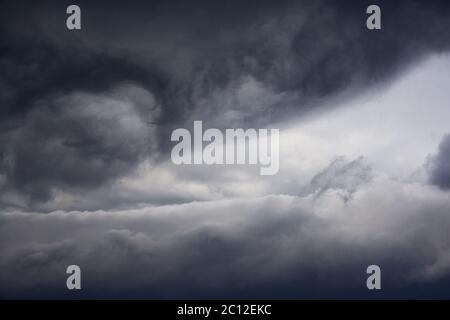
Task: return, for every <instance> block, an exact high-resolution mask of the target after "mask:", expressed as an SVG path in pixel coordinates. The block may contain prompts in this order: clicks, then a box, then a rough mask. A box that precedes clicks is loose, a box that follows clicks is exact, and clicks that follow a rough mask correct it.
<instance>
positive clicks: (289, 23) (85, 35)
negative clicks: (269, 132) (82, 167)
mask: <svg viewBox="0 0 450 320" xmlns="http://www.w3.org/2000/svg"><path fill="white" fill-rule="evenodd" d="M368 4H369V2H366V1H346V2H345V3H337V2H335V1H317V2H308V1H300V2H294V1H282V2H278V1H277V2H274V1H250V2H245V3H242V2H237V1H236V2H226V3H224V2H221V1H193V2H189V3H187V2H183V1H174V2H170V3H168V2H165V1H136V2H111V1H98V2H92V1H89V2H87V1H80V2H79V5H80V6H81V7H82V10H83V23H84V28H83V29H82V30H81V31H80V32H79V33H71V32H68V31H67V30H66V29H65V27H64V21H65V18H66V15H65V4H64V3H62V2H51V1H43V2H40V3H39V5H38V4H34V3H33V4H29V3H28V2H20V1H19V2H17V1H14V2H12V1H5V2H4V3H3V4H2V10H1V12H2V19H1V20H2V23H3V24H2V28H1V35H2V37H1V39H2V40H1V42H0V48H1V49H0V50H1V51H0V68H1V72H0V88H1V93H0V104H1V111H0V112H1V115H2V119H1V124H2V126H1V130H0V134H1V137H0V141H1V142H2V145H11V144H13V143H19V141H13V140H11V138H10V137H12V136H14V135H13V134H11V132H12V131H14V130H15V128H17V127H24V126H28V125H30V123H29V122H27V121H28V119H29V118H30V115H29V114H31V116H32V115H34V114H36V113H44V112H49V113H48V115H42V117H43V118H49V119H50V118H51V117H52V116H53V114H52V113H51V112H50V111H49V110H48V107H46V106H45V103H42V101H49V100H52V99H54V97H55V96H64V95H66V96H70V95H71V94H73V93H74V92H86V93H87V94H95V95H99V96H102V95H104V93H105V92H108V91H109V90H111V88H114V87H117V86H118V85H121V84H123V83H134V84H135V85H136V86H140V87H143V88H144V89H145V90H147V91H149V92H151V93H152V95H153V97H154V99H155V101H156V103H157V104H158V105H159V106H160V112H159V113H158V116H157V117H155V118H152V121H153V122H154V124H152V126H153V127H154V130H155V131H156V132H155V136H156V138H157V139H155V140H154V142H153V143H154V145H155V146H156V147H157V148H158V149H159V151H160V152H163V153H164V152H166V151H168V150H169V148H170V143H168V141H169V139H168V138H169V134H170V132H171V130H172V129H173V128H175V127H180V126H185V125H187V124H188V123H189V122H191V120H193V119H202V120H204V121H206V122H207V124H205V125H207V126H221V127H225V126H244V127H249V126H260V125H270V124H272V123H276V122H277V121H281V120H285V119H292V118H293V117H298V116H302V115H303V114H305V112H307V111H310V110H313V109H317V108H319V107H320V106H323V105H325V104H326V102H327V101H328V100H329V99H330V98H332V97H335V96H337V95H340V94H343V96H344V97H345V96H346V95H350V96H353V95H354V94H355V90H356V89H358V90H359V91H363V90H364V89H366V88H370V86H372V85H381V84H382V83H385V82H386V80H389V79H391V78H392V77H394V76H396V75H398V74H399V73H400V72H401V71H402V70H404V69H405V68H406V67H407V66H409V65H411V64H412V63H414V62H415V61H417V60H419V59H420V58H421V57H424V56H426V55H427V54H430V53H433V52H444V51H447V50H448V47H449V44H450V38H449V34H448V32H447V30H448V29H450V25H449V24H450V22H449V21H450V20H449V19H448V17H449V13H450V5H449V3H448V2H447V1H431V2H430V1H427V2H422V1H395V2H392V1H379V3H378V4H379V5H380V6H381V7H382V10H383V29H382V30H381V31H376V32H370V31H368V30H367V29H366V28H365V19H366V14H365V9H366V7H367V5H368ZM370 4H371V3H370ZM105 8H108V9H105ZM25 22H26V23H25ZM24 24H25V25H27V26H28V27H26V28H25V27H23V25H24ZM6 26H7V27H6ZM344 93H345V94H344ZM35 109H38V111H36V110H35ZM148 112H149V113H150V112H151V111H148ZM142 118H143V121H146V120H145V119H147V118H146V116H145V114H144V115H142ZM24 130H25V131H32V129H24ZM77 130H80V132H75V131H74V132H73V134H72V135H73V136H74V137H73V138H74V140H76V141H77V143H76V148H77V149H78V150H79V151H80V153H81V154H83V155H84V156H85V157H84V159H86V161H87V162H88V163H92V162H95V161H97V160H98V157H104V158H106V159H110V160H112V162H116V163H117V162H121V164H120V165H119V166H120V167H121V168H119V169H118V170H112V171H109V170H105V172H104V175H105V176H106V175H109V176H110V179H109V178H106V177H105V178H99V179H95V178H94V179H90V178H89V177H90V174H87V175H84V178H85V179H86V180H87V181H86V183H81V182H80V183H78V182H76V181H77V180H81V179H82V178H81V176H80V179H67V182H66V183H65V184H66V185H69V184H70V183H71V181H72V182H75V183H74V187H77V186H83V185H89V186H94V184H96V185H97V186H102V185H103V184H104V183H105V182H106V181H110V180H111V179H114V178H115V177H117V176H118V174H117V173H118V172H127V171H128V170H132V169H133V168H135V167H136V165H137V163H138V161H135V158H134V157H133V156H131V157H132V159H131V161H123V160H124V158H123V157H122V156H121V155H123V153H121V152H119V154H117V153H116V152H115V151H117V150H118V149H122V148H123V149H126V147H120V146H116V147H114V148H113V149H114V150H112V149H111V148H103V149H98V150H97V151H96V152H92V143H89V141H90V142H92V141H93V140H95V137H86V131H85V130H83V129H80V128H77ZM152 130H153V129H152ZM32 134H33V135H34V138H35V139H36V140H37V141H40V140H42V139H45V132H44V136H42V137H39V134H40V132H37V131H34V132H33V133H32ZM76 135H80V137H79V138H77V137H75V136H76ZM19 140H20V139H19ZM71 143H72V146H74V144H73V141H69V144H71ZM21 148H22V147H20V146H15V147H14V149H17V151H18V152H19V149H21ZM66 148H68V147H65V148H63V149H61V148H57V149H54V150H53V151H52V152H53V153H54V154H53V158H55V159H59V161H62V162H60V166H65V165H69V164H64V161H66V160H67V159H68V158H67V157H65V156H64V155H61V154H58V152H61V151H63V150H65V149H66ZM72 149H73V147H72ZM110 151H112V152H111V153H109V152H110ZM1 152H2V154H4V153H5V152H6V151H5V150H3V148H2V151H1ZM21 154H23V152H22V153H20V154H17V155H15V157H17V158H19V159H20V158H23V157H21ZM132 154H134V153H133V152H132ZM3 157H4V155H3ZM48 157H50V154H47V155H45V157H37V158H36V160H35V162H38V161H39V162H42V163H37V166H38V167H39V166H40V167H44V166H45V163H44V162H48V161H49V160H48ZM115 157H118V159H116V160H117V161H116V160H113V159H114V158H115ZM121 157H122V158H121ZM13 158H14V157H13ZM11 159H12V158H11ZM15 166H22V165H21V164H15ZM31 166H32V167H33V165H31ZM125 167H127V168H128V170H125ZM122 169H123V170H122ZM44 171H45V170H44ZM44 171H43V172H44ZM87 172H88V173H89V170H87ZM20 176H21V178H20V179H19V178H18V177H19V176H18V175H17V179H14V183H15V185H16V187H18V188H19V189H22V190H26V189H27V188H29V187H28V185H30V184H38V181H43V179H34V178H35V176H33V175H27V174H21V175H20ZM92 177H96V175H93V176H92ZM58 179H59V180H64V179H65V176H64V174H62V175H61V177H60V178H58ZM94 180H97V183H94ZM42 189H43V190H44V191H43V195H42V197H41V198H42V199H46V198H48V197H46V196H45V195H46V189H47V188H46V187H45V186H43V188H42Z"/></svg>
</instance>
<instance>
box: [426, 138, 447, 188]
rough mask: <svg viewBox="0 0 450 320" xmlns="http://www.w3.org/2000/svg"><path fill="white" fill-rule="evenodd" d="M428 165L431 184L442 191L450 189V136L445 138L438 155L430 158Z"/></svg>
mask: <svg viewBox="0 0 450 320" xmlns="http://www.w3.org/2000/svg"><path fill="white" fill-rule="evenodd" d="M427 165H428V168H429V175H430V182H431V183H433V184H435V185H437V186H438V187H440V188H442V189H445V190H448V189H450V135H446V136H444V138H443V139H442V142H441V144H440V145H439V151H438V153H437V154H436V155H434V156H432V157H431V158H430V161H429V163H428V164H427Z"/></svg>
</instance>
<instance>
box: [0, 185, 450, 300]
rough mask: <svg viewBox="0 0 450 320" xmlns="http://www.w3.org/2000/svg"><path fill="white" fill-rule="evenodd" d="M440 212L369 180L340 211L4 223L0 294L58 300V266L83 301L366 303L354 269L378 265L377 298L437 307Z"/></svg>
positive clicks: (178, 212)
mask: <svg viewBox="0 0 450 320" xmlns="http://www.w3.org/2000/svg"><path fill="white" fill-rule="evenodd" d="M387 194H388V196H386V195H387ZM318 200H320V201H318ZM449 209H450V203H449V198H448V196H447V195H446V194H445V193H443V192H441V191H439V190H437V189H434V188H430V187H428V186H424V185H421V184H415V183H411V184H403V183H401V182H398V181H393V180H388V179H377V180H374V181H373V182H370V183H369V184H366V185H364V186H361V187H360V188H359V189H358V191H356V192H355V193H354V195H353V197H352V198H351V199H350V200H349V201H343V200H342V199H341V198H340V197H339V196H338V195H336V194H335V193H334V192H333V191H332V190H329V191H325V192H324V193H323V194H322V195H320V199H317V198H316V199H313V198H311V197H294V196H282V195H280V196H268V197H262V198H254V199H234V200H233V199H229V200H220V201H211V202H193V203H190V204H183V205H171V206H161V207H148V208H144V209H140V210H126V211H117V212H102V211H97V212H61V211H60V212H54V213H50V214H46V215H36V214H34V213H18V212H16V213H10V214H6V213H3V214H1V216H0V219H1V223H0V228H1V231H2V232H1V233H0V235H1V236H0V239H1V242H0V243H1V251H0V252H1V258H2V259H1V260H0V261H1V276H0V283H1V286H0V288H1V289H0V290H1V295H2V296H3V297H21V296H22V297H24V296H27V297H49V296H59V297H64V296H66V295H67V294H68V293H67V291H66V290H65V289H64V287H63V284H64V283H65V280H64V279H65V278H64V276H65V275H64V271H65V266H66V265H68V264H79V265H80V266H81V267H82V270H83V281H84V282H83V292H82V293H80V294H81V295H82V296H85V297H122V298H123V297H147V298H149V297H153V298H155V297H157V298H183V297H190V298H195V297H199V298H211V297H222V298H223V297H233V298H236V297H247V298H258V297H259V298H262V297H266V298H267V297H272V298H274V297H284V298H286V297H289V298H299V297H334V298H336V297H341V298H342V297H356V296H358V297H368V296H367V289H366V288H365V279H366V273H365V268H366V267H367V266H368V265H370V264H378V265H380V266H381V267H382V270H383V286H384V287H383V292H382V293H381V296H382V297H390V296H395V297H403V298H407V297H417V296H419V297H448V294H449V292H448V290H445V288H448V286H447V284H448V280H449V275H450V274H449V272H450V263H448V261H450V260H449V259H448V252H447V249H446V248H448V246H449V245H450V243H449V242H448V237H447V236H446V234H447V227H446V226H447V225H448V223H449V222H450V221H449V216H448V211H449ZM24 231H26V232H24ZM12 242H14V245H13V244H12ZM12 273H14V274H17V275H20V277H18V278H17V279H16V278H15V277H11V276H10V275H11V274H12ZM37 273H39V277H36V274H37ZM20 279H27V281H21V280H20ZM419 285H420V286H421V288H422V289H421V290H420V291H410V290H411V289H412V288H414V287H415V286H419Z"/></svg>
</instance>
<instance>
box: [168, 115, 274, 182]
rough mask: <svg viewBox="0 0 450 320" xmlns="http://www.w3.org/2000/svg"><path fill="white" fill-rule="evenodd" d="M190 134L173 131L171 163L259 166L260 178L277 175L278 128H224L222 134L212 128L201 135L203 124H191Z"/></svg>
mask: <svg viewBox="0 0 450 320" xmlns="http://www.w3.org/2000/svg"><path fill="white" fill-rule="evenodd" d="M193 135H194V137H193V139H192V137H191V133H190V132H189V130H187V129H184V128H179V129H176V130H174V131H173V132H172V136H171V141H177V142H178V143H177V144H176V145H175V146H174V147H173V149H172V153H171V158H172V162H173V163H174V164H176V165H181V164H207V165H213V164H216V165H223V164H227V165H232V164H238V165H243V164H250V165H256V164H259V165H260V166H261V168H260V174H261V175H274V174H276V173H278V169H279V136H280V131H279V130H278V129H259V130H256V129H247V130H244V129H226V130H225V135H224V134H223V133H222V131H220V130H219V129H215V128H210V129H207V130H205V132H203V124H202V121H194V134H193ZM192 140H193V141H192ZM204 143H206V145H205V146H204ZM192 144H193V145H192ZM203 147H204V148H203Z"/></svg>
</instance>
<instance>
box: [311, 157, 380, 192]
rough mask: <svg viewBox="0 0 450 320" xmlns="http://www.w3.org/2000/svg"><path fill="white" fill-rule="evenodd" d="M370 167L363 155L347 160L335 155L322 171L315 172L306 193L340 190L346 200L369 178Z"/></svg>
mask: <svg viewBox="0 0 450 320" xmlns="http://www.w3.org/2000/svg"><path fill="white" fill-rule="evenodd" d="M372 176H373V174H372V172H371V167H370V165H369V164H368V163H367V161H366V160H365V159H364V158H363V157H359V158H358V159H356V160H353V161H347V160H346V159H345V158H344V157H336V158H335V159H334V160H333V161H332V162H331V163H330V165H329V166H328V167H327V168H325V169H324V170H323V171H321V172H319V173H317V174H316V175H315V176H314V177H313V178H312V179H311V183H310V184H309V186H308V188H307V190H306V191H307V193H311V192H312V193H315V194H316V195H320V194H322V193H323V192H325V191H327V190H329V189H337V190H341V191H342V192H343V193H342V194H341V196H342V198H343V199H345V200H348V199H349V198H350V197H351V195H352V194H353V193H354V192H355V191H356V190H357V189H358V187H359V186H360V185H361V184H364V183H367V182H369V181H370V180H371V178H372Z"/></svg>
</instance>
